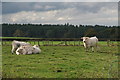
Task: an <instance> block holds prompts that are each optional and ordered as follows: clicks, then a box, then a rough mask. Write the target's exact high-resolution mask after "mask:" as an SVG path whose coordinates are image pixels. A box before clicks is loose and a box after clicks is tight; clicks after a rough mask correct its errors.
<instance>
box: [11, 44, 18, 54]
mask: <svg viewBox="0 0 120 80" xmlns="http://www.w3.org/2000/svg"><path fill="white" fill-rule="evenodd" d="M16 50H17V47H16V46H12V51H11V52H12V54H13V53H14V52H15V51H16Z"/></svg>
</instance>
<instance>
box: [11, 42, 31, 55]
mask: <svg viewBox="0 0 120 80" xmlns="http://www.w3.org/2000/svg"><path fill="white" fill-rule="evenodd" d="M24 45H30V44H29V43H26V42H21V41H16V40H14V41H13V42H12V51H11V52H12V53H14V52H15V51H16V50H17V49H18V48H19V47H20V46H24Z"/></svg>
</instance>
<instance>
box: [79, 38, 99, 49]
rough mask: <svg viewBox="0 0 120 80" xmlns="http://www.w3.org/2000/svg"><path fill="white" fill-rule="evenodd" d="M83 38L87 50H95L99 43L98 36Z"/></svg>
mask: <svg viewBox="0 0 120 80" xmlns="http://www.w3.org/2000/svg"><path fill="white" fill-rule="evenodd" d="M81 39H83V44H84V47H85V49H86V51H88V50H89V48H92V51H94V48H95V47H96V48H97V43H98V38H97V37H96V36H95V37H82V38H81Z"/></svg>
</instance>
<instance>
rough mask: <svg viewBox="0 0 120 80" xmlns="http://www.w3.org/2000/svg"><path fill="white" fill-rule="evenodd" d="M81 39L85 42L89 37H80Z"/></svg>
mask: <svg viewBox="0 0 120 80" xmlns="http://www.w3.org/2000/svg"><path fill="white" fill-rule="evenodd" d="M81 39H83V42H84V43H86V41H87V40H88V39H89V37H82V38H81Z"/></svg>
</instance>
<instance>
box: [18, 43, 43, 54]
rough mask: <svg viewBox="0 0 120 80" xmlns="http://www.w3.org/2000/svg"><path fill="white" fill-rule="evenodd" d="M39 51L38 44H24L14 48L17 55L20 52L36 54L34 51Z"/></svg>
mask: <svg viewBox="0 0 120 80" xmlns="http://www.w3.org/2000/svg"><path fill="white" fill-rule="evenodd" d="M40 52H41V49H40V48H39V46H36V45H34V46H30V45H24V46H21V47H19V48H18V49H17V50H16V54H17V55H20V54H24V55H25V54H36V53H40Z"/></svg>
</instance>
